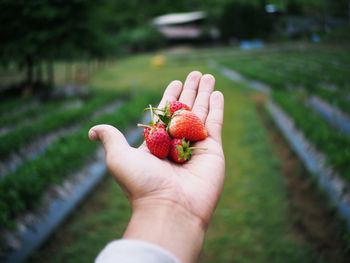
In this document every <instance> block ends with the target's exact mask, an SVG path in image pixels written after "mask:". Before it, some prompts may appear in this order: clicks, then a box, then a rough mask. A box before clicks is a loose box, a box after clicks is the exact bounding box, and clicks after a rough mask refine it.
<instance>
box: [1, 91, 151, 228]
mask: <svg viewBox="0 0 350 263" xmlns="http://www.w3.org/2000/svg"><path fill="white" fill-rule="evenodd" d="M152 100H154V95H145V96H139V97H137V98H136V99H134V100H133V101H131V102H130V103H126V104H125V105H124V106H122V108H120V109H119V110H118V112H117V114H116V113H109V114H105V115H103V116H100V117H98V118H96V119H94V120H90V121H88V122H87V123H86V124H85V125H84V127H83V128H81V129H79V130H78V131H77V132H74V133H72V134H70V135H68V136H66V137H63V138H60V139H59V140H57V141H55V142H54V143H53V144H52V145H50V147H49V148H48V149H47V150H46V152H45V155H43V156H40V157H39V158H37V159H35V160H27V161H26V162H24V163H23V164H22V165H21V166H20V167H19V168H18V169H17V170H16V171H15V172H13V173H10V174H8V175H6V176H5V178H1V179H0V224H1V226H3V227H6V228H9V227H11V226H13V218H14V216H15V215H17V214H18V213H20V212H23V211H25V210H27V209H29V208H33V207H35V205H37V204H38V202H39V201H40V199H41V197H42V195H43V193H44V191H45V190H46V189H47V187H48V186H49V185H51V184H59V183H60V182H62V180H63V179H64V178H65V177H67V176H69V175H71V174H72V173H73V172H74V171H76V170H78V169H79V168H80V167H81V166H82V165H83V164H84V163H85V162H86V161H87V160H88V159H89V158H91V155H92V154H93V153H94V151H95V149H96V147H97V144H94V143H92V142H90V141H89V140H88V139H87V132H88V129H89V128H90V127H91V126H93V125H95V124H97V123H109V124H111V125H116V126H118V128H120V129H125V128H126V127H127V125H128V124H129V123H130V122H131V121H133V120H136V119H138V118H139V116H140V112H142V109H143V107H144V105H147V103H149V102H150V101H152Z"/></svg>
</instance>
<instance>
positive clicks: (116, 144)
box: [89, 124, 130, 157]
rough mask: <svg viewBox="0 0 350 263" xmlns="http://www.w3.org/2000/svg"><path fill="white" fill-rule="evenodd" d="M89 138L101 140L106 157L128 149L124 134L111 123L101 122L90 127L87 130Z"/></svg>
mask: <svg viewBox="0 0 350 263" xmlns="http://www.w3.org/2000/svg"><path fill="white" fill-rule="evenodd" d="M89 139H90V140H92V141H96V140H99V141H101V142H102V144H103V148H104V149H105V152H106V156H107V157H108V156H114V155H119V154H121V153H125V151H127V150H128V149H130V146H129V144H128V142H127V140H126V139H125V137H124V135H123V134H122V133H121V132H120V131H119V130H118V129H117V128H115V127H113V126H111V125H106V124H101V125H96V126H94V127H92V128H91V129H90V130H89Z"/></svg>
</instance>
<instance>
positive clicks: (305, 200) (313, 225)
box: [253, 97, 350, 262]
mask: <svg viewBox="0 0 350 263" xmlns="http://www.w3.org/2000/svg"><path fill="white" fill-rule="evenodd" d="M253 99H254V101H255V102H256V105H257V110H258V112H259V115H260V117H261V119H262V122H263V124H264V126H265V127H266V129H267V131H268V135H269V139H270V141H271V143H272V145H273V148H274V150H275V152H276V153H277V156H278V157H279V159H280V160H281V164H282V167H281V168H282V174H283V176H284V180H285V183H286V186H287V190H288V201H289V212H290V217H291V218H292V221H293V229H292V230H293V231H292V232H293V234H294V235H296V236H297V238H298V239H300V240H301V241H302V242H305V243H308V244H309V245H310V246H311V247H312V248H313V249H314V250H315V251H316V252H317V254H318V255H320V256H321V257H322V258H324V259H326V260H327V261H329V262H348V261H347V259H349V257H350V253H349V251H346V249H345V246H346V245H345V242H344V240H343V239H344V235H345V231H346V230H345V229H341V227H340V226H339V225H340V224H339V220H338V219H337V216H336V214H335V211H334V210H332V209H331V208H330V205H329V204H327V201H326V198H325V196H323V195H322V194H321V193H320V192H319V191H318V189H317V186H316V185H315V182H314V180H313V179H312V178H311V175H310V174H308V173H307V171H306V170H305V169H304V167H303V165H302V163H301V161H299V159H298V158H297V157H296V155H295V154H294V153H293V152H292V151H291V149H290V148H289V146H288V144H287V142H286V141H285V140H284V138H283V137H282V136H281V134H280V133H279V132H278V130H277V127H276V126H274V124H273V122H272V120H271V119H270V118H269V116H268V113H267V112H266V111H264V109H263V107H262V103H263V98H262V97H254V98H253Z"/></svg>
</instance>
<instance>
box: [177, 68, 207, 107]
mask: <svg viewBox="0 0 350 263" xmlns="http://www.w3.org/2000/svg"><path fill="white" fill-rule="evenodd" d="M201 77H202V73H200V72H199V71H192V72H191V73H190V74H188V76H187V78H186V81H185V84H184V88H183V90H182V93H181V96H180V99H179V101H181V102H183V103H185V104H187V105H188V106H189V107H191V108H192V106H193V103H194V100H195V98H196V96H197V90H198V86H199V81H200V79H201Z"/></svg>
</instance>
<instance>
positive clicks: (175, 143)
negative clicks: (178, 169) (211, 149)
mask: <svg viewBox="0 0 350 263" xmlns="http://www.w3.org/2000/svg"><path fill="white" fill-rule="evenodd" d="M195 149H198V150H207V149H206V148H198V147H190V142H189V141H186V140H185V139H178V138H174V139H172V140H171V143H170V151H169V155H168V158H169V159H170V160H172V161H174V162H175V163H185V162H187V161H188V160H189V159H190V158H191V156H192V152H193V150H195Z"/></svg>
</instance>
